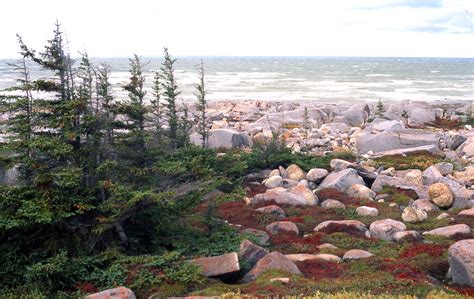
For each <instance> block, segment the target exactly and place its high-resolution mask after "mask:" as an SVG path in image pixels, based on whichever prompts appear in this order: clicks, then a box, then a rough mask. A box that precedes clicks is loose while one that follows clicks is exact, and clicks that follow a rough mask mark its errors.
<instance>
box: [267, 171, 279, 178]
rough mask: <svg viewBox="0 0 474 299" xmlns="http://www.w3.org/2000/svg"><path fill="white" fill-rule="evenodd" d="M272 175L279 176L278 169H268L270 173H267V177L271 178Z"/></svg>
mask: <svg viewBox="0 0 474 299" xmlns="http://www.w3.org/2000/svg"><path fill="white" fill-rule="evenodd" d="M272 176H280V170H278V169H273V170H272V171H270V174H268V177H269V178H271V177H272ZM280 177H281V176H280Z"/></svg>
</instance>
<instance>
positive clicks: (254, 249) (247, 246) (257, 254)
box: [238, 240, 268, 267]
mask: <svg viewBox="0 0 474 299" xmlns="http://www.w3.org/2000/svg"><path fill="white" fill-rule="evenodd" d="M267 254H268V249H265V248H263V247H260V246H258V245H255V244H253V243H252V242H250V241H249V240H243V241H242V242H241V243H240V248H239V254H238V256H239V259H240V260H242V261H246V262H247V263H249V265H250V266H251V267H253V266H254V265H255V264H256V263H257V262H258V261H259V260H261V259H262V258H263V257H264V256H266V255H267Z"/></svg>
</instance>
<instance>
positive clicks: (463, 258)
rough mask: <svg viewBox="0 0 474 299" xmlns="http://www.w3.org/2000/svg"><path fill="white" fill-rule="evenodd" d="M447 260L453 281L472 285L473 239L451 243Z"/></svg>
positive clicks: (473, 273)
mask: <svg viewBox="0 0 474 299" xmlns="http://www.w3.org/2000/svg"><path fill="white" fill-rule="evenodd" d="M448 261H449V267H450V271H451V276H452V277H453V282H454V283H456V284H461V285H468V286H470V287H474V239H470V240H461V241H458V242H456V243H454V244H453V245H451V247H449V250H448Z"/></svg>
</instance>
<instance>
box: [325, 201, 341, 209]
mask: <svg viewBox="0 0 474 299" xmlns="http://www.w3.org/2000/svg"><path fill="white" fill-rule="evenodd" d="M321 207H323V208H326V209H345V208H346V206H345V205H344V204H343V203H342V202H340V201H338V200H335V199H326V200H325V201H323V203H322V204H321Z"/></svg>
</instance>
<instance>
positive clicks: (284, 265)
mask: <svg viewBox="0 0 474 299" xmlns="http://www.w3.org/2000/svg"><path fill="white" fill-rule="evenodd" d="M268 270H281V271H285V272H288V273H291V274H301V271H300V270H299V269H298V267H297V266H296V265H295V264H294V263H293V262H292V261H291V260H290V259H289V258H287V257H286V256H284V255H283V254H281V253H279V252H277V251H274V252H271V253H269V254H267V255H266V256H265V257H264V258H262V259H261V260H259V261H258V263H257V264H256V265H255V266H254V267H253V268H252V270H250V272H248V273H247V274H246V275H245V276H244V277H243V278H242V280H241V282H244V283H246V282H251V281H254V280H255V279H256V278H257V277H259V276H260V275H261V274H262V273H263V272H265V271H268Z"/></svg>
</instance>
